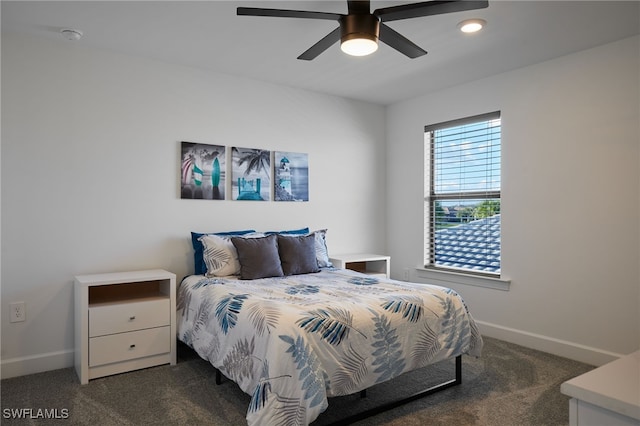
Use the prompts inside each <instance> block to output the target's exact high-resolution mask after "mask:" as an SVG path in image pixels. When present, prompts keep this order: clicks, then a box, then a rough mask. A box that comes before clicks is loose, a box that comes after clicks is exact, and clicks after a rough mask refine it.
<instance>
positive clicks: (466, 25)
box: [458, 19, 487, 33]
mask: <svg viewBox="0 0 640 426" xmlns="http://www.w3.org/2000/svg"><path fill="white" fill-rule="evenodd" d="M485 25H487V21H485V20H484V19H467V20H466V21H462V22H460V23H459V24H458V28H460V31H462V32H463V33H476V32H478V31H480V30H481V29H482V28H484V26H485Z"/></svg>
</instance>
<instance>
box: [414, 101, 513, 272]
mask: <svg viewBox="0 0 640 426" xmlns="http://www.w3.org/2000/svg"><path fill="white" fill-rule="evenodd" d="M425 153H426V158H425V187H426V188H427V191H426V194H425V265H426V266H428V267H437V268H446V269H454V270H463V271H466V272H475V273H483V274H491V275H499V274H500V233H501V215H500V189H501V176H500V164H501V122H500V113H499V112H493V113H489V114H483V115H479V116H474V117H469V118H465V119H461V120H455V121H450V122H446V123H440V124H436V125H431V126H426V127H425Z"/></svg>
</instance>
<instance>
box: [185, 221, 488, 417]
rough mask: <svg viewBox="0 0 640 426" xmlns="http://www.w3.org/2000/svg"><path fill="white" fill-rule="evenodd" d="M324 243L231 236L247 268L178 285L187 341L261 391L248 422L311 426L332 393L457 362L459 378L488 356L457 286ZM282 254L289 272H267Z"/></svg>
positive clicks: (314, 238) (249, 389) (246, 386)
mask: <svg viewBox="0 0 640 426" xmlns="http://www.w3.org/2000/svg"><path fill="white" fill-rule="evenodd" d="M199 238H201V239H203V238H202V237H199ZM323 239H324V235H323V238H319V237H318V235H317V234H315V233H309V234H304V235H294V236H281V235H279V234H272V235H268V236H264V237H263V236H261V235H260V236H258V237H256V238H246V236H232V237H227V236H225V237H222V238H220V241H225V240H226V242H225V244H226V249H228V251H229V252H230V254H229V256H230V259H231V260H230V262H231V263H233V264H234V265H235V266H232V267H231V270H232V271H234V272H238V273H237V274H233V275H222V274H226V273H227V272H228V269H227V270H226V271H224V272H223V273H222V274H220V275H216V274H215V268H214V267H210V268H207V272H205V273H199V274H194V275H191V276H188V277H186V278H185V279H184V280H183V281H182V282H181V284H180V287H179V289H178V305H177V306H178V307H177V309H178V315H177V318H178V338H179V339H180V340H181V341H182V342H184V343H185V344H187V345H188V346H190V347H191V348H193V349H194V350H195V351H196V352H197V353H198V354H199V356H200V357H202V358H203V359H205V360H208V361H209V362H210V363H211V364H212V365H213V366H214V367H215V368H216V369H217V370H219V371H220V372H221V373H222V374H224V375H225V376H226V377H228V378H229V379H231V380H233V381H234V382H235V383H237V384H238V386H239V387H240V388H241V389H242V390H243V391H244V392H245V393H247V394H249V395H251V401H250V404H249V407H248V410H247V417H246V418H247V423H248V424H249V425H283V424H292V425H307V424H309V423H311V422H312V421H314V420H315V419H316V418H317V417H318V416H319V415H320V414H321V413H322V412H323V411H324V410H325V409H326V408H327V407H328V400H327V398H330V397H334V396H341V395H349V394H353V393H356V392H360V391H363V390H365V389H367V388H369V387H371V386H373V385H375V384H377V383H382V382H384V381H387V380H390V379H392V378H394V377H397V376H399V375H401V374H403V373H405V372H409V371H411V370H415V369H418V368H421V367H424V366H426V365H429V364H432V363H435V362H438V361H441V360H444V359H449V358H454V357H457V362H456V366H457V369H458V371H457V373H456V376H458V377H457V379H458V382H459V374H460V373H459V368H460V362H459V360H460V356H461V355H462V354H469V355H473V356H479V355H480V352H481V349H482V338H481V336H480V333H479V332H478V329H477V327H476V324H475V322H474V320H473V318H472V317H471V315H470V313H469V311H468V309H467V307H466V305H465V304H464V301H463V300H462V298H461V297H460V296H459V295H458V294H457V293H456V292H455V291H453V290H452V289H448V288H444V287H440V286H435V285H425V284H417V283H408V282H403V281H395V280H392V279H385V278H379V277H371V276H368V275H365V274H361V273H359V272H355V271H351V270H346V269H336V268H333V267H332V266H331V265H330V264H327V262H326V260H328V258H327V259H325V258H324V254H323V256H322V258H320V256H317V254H318V251H317V250H315V249H317V248H318V247H319V243H318V242H319V241H320V245H321V243H322V242H323V241H321V240H323ZM204 240H206V239H204ZM220 241H218V240H216V244H217V246H216V251H217V254H216V256H218V257H220V256H221V253H222V252H223V251H224V250H221V249H220V247H219V245H220V244H221V243H220ZM204 242H205V243H206V241H204ZM278 242H279V243H280V244H278ZM301 242H302V243H301ZM229 244H231V245H229ZM244 244H248V245H249V246H250V247H251V249H252V250H249V252H250V253H249V255H248V254H247V253H248V252H247V250H245V249H246V247H243V245H244ZM265 246H268V249H265ZM273 246H275V253H277V254H274V252H273ZM290 246H292V247H290ZM194 247H195V245H194ZM283 247H285V248H283ZM305 247H306V248H305ZM311 247H313V249H314V252H313V253H314V255H313V260H311ZM210 248H211V244H209V245H208V246H207V244H204V252H205V254H204V257H205V258H206V257H207V254H206V252H207V250H208V249H210ZM234 249H237V250H236V251H234ZM209 251H210V250H209ZM305 253H306V254H305ZM209 254H211V253H209ZM321 254H322V253H321ZM234 256H237V258H234ZM274 256H277V258H278V261H279V264H280V269H281V271H280V272H278V268H276V272H273V271H271V272H267V273H266V275H267V276H261V275H264V268H265V267H266V268H267V270H269V268H272V267H273V264H274V263H277V261H276V257H274ZM301 256H302V257H304V258H305V259H303V261H302V263H304V262H306V263H307V264H308V265H307V266H302V267H301V265H300V259H298V258H300V257H301ZM291 258H293V259H294V261H293V263H294V264H295V265H293V267H292V265H291V262H292V260H291ZM236 259H237V263H236ZM205 263H206V262H205ZM238 264H239V270H238ZM256 264H259V267H258V268H257V269H259V270H260V271H259V273H257V274H255V272H256V267H255V265H256ZM218 266H220V264H218ZM227 266H228V265H227ZM292 268H293V269H292ZM307 270H309V271H307ZM299 271H304V272H299ZM197 272H203V270H200V271H197ZM292 272H296V273H292ZM249 277H250V278H249Z"/></svg>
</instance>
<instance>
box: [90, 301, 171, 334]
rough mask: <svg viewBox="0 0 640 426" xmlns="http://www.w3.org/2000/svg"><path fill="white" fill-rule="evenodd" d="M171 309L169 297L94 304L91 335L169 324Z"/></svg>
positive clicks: (91, 314) (91, 313)
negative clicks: (113, 303) (100, 304)
mask: <svg viewBox="0 0 640 426" xmlns="http://www.w3.org/2000/svg"><path fill="white" fill-rule="evenodd" d="M170 309H171V305H170V300H169V299H168V298H166V299H157V300H147V301H144V302H130V303H119V304H115V305H103V306H93V307H91V308H89V337H96V336H104V335H107V334H114V333H123V332H126V331H134V330H141V329H143V328H152V327H161V326H164V325H169V324H170V322H171V311H170Z"/></svg>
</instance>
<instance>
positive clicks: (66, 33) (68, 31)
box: [60, 28, 82, 41]
mask: <svg viewBox="0 0 640 426" xmlns="http://www.w3.org/2000/svg"><path fill="white" fill-rule="evenodd" d="M60 34H62V37H64V38H66V39H67V40H70V41H78V40H80V39H81V38H82V31H80V30H74V29H72V28H63V29H61V30H60Z"/></svg>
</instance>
